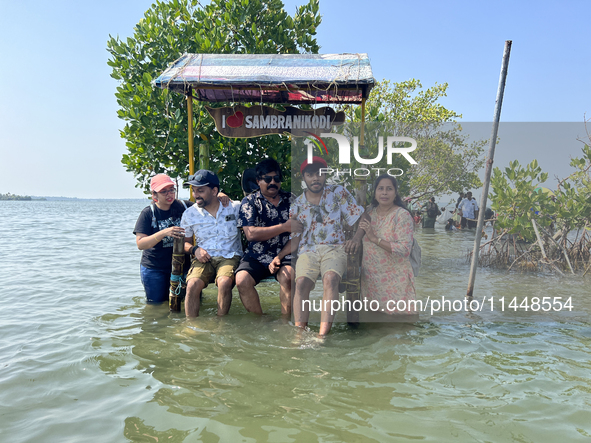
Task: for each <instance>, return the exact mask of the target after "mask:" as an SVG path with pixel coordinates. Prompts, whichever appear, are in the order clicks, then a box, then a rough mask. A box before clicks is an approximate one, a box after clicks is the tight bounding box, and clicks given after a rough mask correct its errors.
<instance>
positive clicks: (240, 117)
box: [226, 111, 244, 128]
mask: <svg viewBox="0 0 591 443" xmlns="http://www.w3.org/2000/svg"><path fill="white" fill-rule="evenodd" d="M226 122H227V123H228V126H229V127H230V128H239V127H240V126H242V123H243V122H244V114H243V113H242V112H240V111H238V112H236V113H235V114H234V115H231V116H230V117H228V119H227V120H226Z"/></svg>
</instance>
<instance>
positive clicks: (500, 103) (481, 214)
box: [466, 40, 512, 299]
mask: <svg viewBox="0 0 591 443" xmlns="http://www.w3.org/2000/svg"><path fill="white" fill-rule="evenodd" d="M511 44H512V42H511V40H507V41H506V42H505V51H504V53H503V62H502V65H501V76H500V78H499V89H498V90H497V101H496V104H495V115H494V118H493V127H492V133H491V136H490V144H489V149H488V156H487V159H486V172H485V175H484V186H483V188H482V195H481V197H480V212H479V214H478V224H477V225H476V238H475V239H474V249H473V252H472V264H471V265H470V279H469V280H468V291H467V292H466V297H468V298H470V299H471V298H472V296H473V293H474V281H475V280H476V267H477V266H478V252H479V250H480V239H481V238H482V228H483V227H484V212H485V210H486V199H487V197H488V188H489V185H490V176H491V173H492V164H493V160H494V157H495V145H496V144H497V133H498V131H499V121H500V120H501V107H502V106H503V95H504V94H505V81H506V80H507V69H508V67H509V56H510V55H511Z"/></svg>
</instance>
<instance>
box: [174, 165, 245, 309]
mask: <svg viewBox="0 0 591 443" xmlns="http://www.w3.org/2000/svg"><path fill="white" fill-rule="evenodd" d="M184 186H191V188H192V192H193V196H194V197H195V204H194V205H193V206H191V207H190V208H189V209H191V211H189V210H187V211H185V213H184V214H183V218H182V220H181V227H182V228H183V229H184V230H185V252H187V253H188V254H191V258H192V259H191V269H189V273H188V274H187V295H186V298H185V314H186V315H187V317H197V316H198V315H199V305H200V296H201V291H202V290H203V289H204V288H206V287H207V285H208V284H209V283H210V282H211V281H215V283H216V285H217V287H218V315H226V314H227V313H228V311H229V310H230V304H231V303H232V287H233V285H234V271H235V269H236V267H237V266H238V263H239V262H240V257H241V256H242V242H241V240H240V233H239V231H238V227H237V225H236V222H237V219H238V212H239V210H240V202H237V201H230V204H229V205H228V206H227V207H224V206H223V205H222V204H221V202H220V200H219V198H218V193H219V188H220V181H219V179H218V177H217V175H215V174H214V173H213V172H211V171H208V170H207V169H201V170H199V171H197V172H196V173H195V174H194V175H191V176H189V179H188V180H187V182H185V185H184ZM193 235H195V245H193Z"/></svg>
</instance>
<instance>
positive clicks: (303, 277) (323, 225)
mask: <svg viewBox="0 0 591 443" xmlns="http://www.w3.org/2000/svg"><path fill="white" fill-rule="evenodd" d="M326 167H327V164H326V161H325V160H324V159H323V158H321V157H313V159H312V163H310V164H308V161H307V160H306V161H305V162H304V163H302V166H301V167H300V172H301V174H302V177H303V179H304V182H305V183H306V186H307V189H306V191H305V192H304V193H303V194H302V195H300V196H299V197H298V198H297V199H296V200H295V201H294V204H293V205H292V206H291V211H290V217H293V218H296V219H297V220H298V221H300V222H301V223H302V224H303V231H302V233H301V234H297V233H296V234H294V235H293V236H292V242H293V243H294V248H295V245H296V244H297V247H298V253H299V258H298V261H297V264H296V285H295V286H296V287H295V295H294V301H293V310H294V315H295V324H296V326H299V327H301V328H303V327H305V326H306V325H307V324H308V317H309V311H308V310H306V309H305V308H304V301H305V300H309V299H310V291H311V290H312V289H313V288H314V286H315V284H316V279H317V278H318V275H321V276H322V284H323V287H324V295H323V299H322V300H323V302H322V305H323V306H326V304H327V303H328V305H329V306H331V304H330V300H337V299H338V295H339V283H340V282H341V278H342V277H343V274H344V273H345V271H346V269H347V254H346V252H345V233H344V232H343V224H344V223H346V224H348V225H349V226H353V225H354V224H355V222H356V221H357V220H358V219H359V217H360V216H361V214H362V213H363V208H362V207H361V206H359V205H357V202H356V201H355V198H354V197H353V196H352V195H351V194H350V193H349V192H348V191H347V190H346V189H345V188H343V187H342V186H334V185H330V186H328V185H326V174H321V173H320V168H326ZM308 306H309V305H308ZM333 318H334V314H333V313H332V312H328V311H327V310H324V309H323V310H322V313H321V317H320V332H319V336H321V337H323V336H325V335H326V334H328V332H329V331H330V328H331V327H332V321H333Z"/></svg>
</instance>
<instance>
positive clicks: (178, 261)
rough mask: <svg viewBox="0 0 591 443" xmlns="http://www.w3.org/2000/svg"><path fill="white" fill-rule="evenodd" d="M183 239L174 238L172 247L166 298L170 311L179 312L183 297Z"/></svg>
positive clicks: (184, 285)
mask: <svg viewBox="0 0 591 443" xmlns="http://www.w3.org/2000/svg"><path fill="white" fill-rule="evenodd" d="M184 246H185V239H183V238H175V239H174V243H173V246H172V270H171V275H170V294H169V296H168V300H169V306H170V310H171V311H174V312H180V311H181V302H182V300H183V298H184V297H185V292H186V290H187V283H186V282H185V281H184V280H183V268H184V265H185V251H184Z"/></svg>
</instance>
